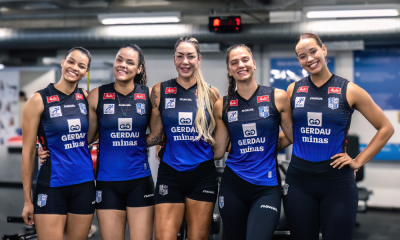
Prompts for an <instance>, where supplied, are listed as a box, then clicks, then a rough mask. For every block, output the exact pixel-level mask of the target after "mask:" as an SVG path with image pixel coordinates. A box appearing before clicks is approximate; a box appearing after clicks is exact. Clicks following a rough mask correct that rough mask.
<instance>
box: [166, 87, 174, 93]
mask: <svg viewBox="0 0 400 240" xmlns="http://www.w3.org/2000/svg"><path fill="white" fill-rule="evenodd" d="M165 94H176V87H167V88H166V89H165Z"/></svg>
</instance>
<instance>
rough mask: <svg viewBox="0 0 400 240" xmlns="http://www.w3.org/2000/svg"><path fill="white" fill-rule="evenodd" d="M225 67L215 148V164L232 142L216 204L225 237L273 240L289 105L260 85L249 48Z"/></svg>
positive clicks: (281, 94)
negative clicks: (280, 146) (225, 82)
mask: <svg viewBox="0 0 400 240" xmlns="http://www.w3.org/2000/svg"><path fill="white" fill-rule="evenodd" d="M226 64H227V69H228V81H229V87H228V95H227V96H225V97H223V98H220V99H219V100H218V101H217V102H216V103H215V107H214V116H215V119H216V123H217V125H216V130H215V145H214V146H213V149H214V159H220V158H222V157H223V156H224V154H225V150H226V148H227V145H228V143H229V140H230V142H231V151H230V154H229V156H228V159H227V161H226V167H225V170H224V173H223V176H222V182H221V187H220V192H219V199H218V202H219V210H220V213H221V217H222V221H223V224H224V229H225V237H226V239H229V240H235V239H237V240H242V239H247V240H257V239H272V237H273V235H274V232H275V228H276V226H277V225H278V222H279V217H280V211H281V196H282V188H281V180H280V176H279V170H278V168H277V158H276V157H277V151H276V147H277V144H278V135H279V125H281V126H282V129H283V131H284V132H285V133H286V135H287V136H289V137H290V136H292V113H291V108H290V101H289V98H288V96H287V94H286V93H285V91H283V90H279V89H275V88H272V87H266V86H260V85H258V84H257V83H256V80H255V76H254V71H255V70H256V62H255V60H254V58H253V55H252V52H251V50H250V48H248V47H247V46H245V45H243V44H237V45H233V46H231V47H230V48H228V51H227V53H226ZM236 86H237V91H235V89H236Z"/></svg>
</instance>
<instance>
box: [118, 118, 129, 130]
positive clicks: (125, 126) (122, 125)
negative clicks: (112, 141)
mask: <svg viewBox="0 0 400 240" xmlns="http://www.w3.org/2000/svg"><path fill="white" fill-rule="evenodd" d="M118 131H132V118H118Z"/></svg>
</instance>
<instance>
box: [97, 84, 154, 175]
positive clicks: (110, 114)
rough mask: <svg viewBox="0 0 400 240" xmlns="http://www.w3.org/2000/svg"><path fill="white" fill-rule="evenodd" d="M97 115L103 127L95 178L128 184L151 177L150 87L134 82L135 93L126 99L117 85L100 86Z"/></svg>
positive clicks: (100, 125)
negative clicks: (147, 139) (149, 137)
mask: <svg viewBox="0 0 400 240" xmlns="http://www.w3.org/2000/svg"><path fill="white" fill-rule="evenodd" d="M96 112H97V119H98V124H99V128H100V151H99V155H98V158H97V165H96V167H97V176H96V179H97V180H99V181H126V180H132V179H137V178H142V177H147V176H149V175H150V174H151V172H150V166H149V164H148V161H147V145H146V130H147V126H148V124H149V121H150V114H151V104H150V97H149V88H148V87H146V86H141V85H139V84H136V83H135V89H134V90H133V92H131V93H129V94H128V95H126V96H124V95H122V94H121V93H118V92H117V91H115V89H114V83H110V84H106V85H103V86H100V87H99V101H98V104H97V109H96ZM124 113H125V116H124Z"/></svg>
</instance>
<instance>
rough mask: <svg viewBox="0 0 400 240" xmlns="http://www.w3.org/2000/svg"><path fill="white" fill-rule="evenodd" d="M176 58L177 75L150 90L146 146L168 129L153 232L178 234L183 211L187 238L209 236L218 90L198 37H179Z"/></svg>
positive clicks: (172, 236)
mask: <svg viewBox="0 0 400 240" xmlns="http://www.w3.org/2000/svg"><path fill="white" fill-rule="evenodd" d="M173 60H174V64H175V67H176V70H177V72H178V77H177V78H175V79H171V80H169V81H165V82H161V83H158V84H156V85H155V86H154V87H153V89H152V93H151V103H152V108H153V109H152V115H151V119H150V132H151V133H150V134H149V135H148V138H147V145H148V146H151V145H156V144H160V143H161V141H162V138H163V135H164V134H165V143H164V147H163V148H162V150H161V152H160V153H159V157H160V159H161V163H160V167H159V170H158V178H157V184H156V190H155V196H154V201H155V204H156V205H155V237H156V239H157V240H161V239H163V240H164V239H165V240H166V239H176V237H177V235H178V231H179V228H180V226H181V224H182V220H183V217H184V215H185V216H186V221H187V224H188V239H191V240H193V239H208V235H209V227H210V224H211V215H212V212H213V209H214V203H215V200H216V198H217V194H218V182H217V172H216V168H215V165H214V161H213V151H212V148H211V144H213V143H214V139H213V138H212V133H213V131H214V128H215V120H214V117H213V112H212V111H213V110H212V107H213V104H214V102H215V101H216V100H217V99H218V92H217V91H216V89H214V88H213V87H211V86H210V85H208V84H207V83H206V82H205V81H204V79H203V75H202V73H201V70H200V62H201V60H202V57H201V54H200V45H199V42H198V41H197V40H196V39H195V38H192V37H182V38H180V39H179V40H178V41H177V43H176V44H175V48H174V56H173ZM199 106H200V107H199Z"/></svg>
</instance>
